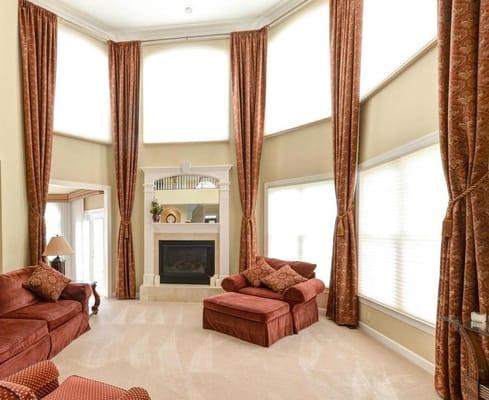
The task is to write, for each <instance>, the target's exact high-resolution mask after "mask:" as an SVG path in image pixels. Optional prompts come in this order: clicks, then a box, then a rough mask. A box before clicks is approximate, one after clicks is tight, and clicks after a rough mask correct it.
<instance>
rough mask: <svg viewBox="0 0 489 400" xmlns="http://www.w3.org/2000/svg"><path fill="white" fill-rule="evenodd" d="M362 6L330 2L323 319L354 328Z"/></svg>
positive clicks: (357, 1)
mask: <svg viewBox="0 0 489 400" xmlns="http://www.w3.org/2000/svg"><path fill="white" fill-rule="evenodd" d="M362 10H363V0H348V1H344V0H331V1H330V41H331V88H332V106H333V113H332V122H333V151H334V177H335V191H336V203H337V217H336V225H335V234H334V243H333V260H332V267H331V279H330V287H329V297H328V307H327V316H328V317H329V318H330V319H332V320H333V321H335V322H336V323H337V324H339V325H346V326H351V327H356V326H357V325H358V296H357V292H358V287H357V286H358V283H357V282H358V279H357V275H358V273H357V242H356V218H355V210H354V208H355V192H356V179H357V165H358V135H359V109H360V99H359V97H360V96H359V92H360V54H361V38H362V12H363V11H362Z"/></svg>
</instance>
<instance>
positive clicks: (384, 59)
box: [360, 0, 437, 95]
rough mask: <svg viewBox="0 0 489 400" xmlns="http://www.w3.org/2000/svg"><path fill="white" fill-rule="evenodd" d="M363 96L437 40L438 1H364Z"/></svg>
mask: <svg viewBox="0 0 489 400" xmlns="http://www.w3.org/2000/svg"><path fill="white" fill-rule="evenodd" d="M363 10H364V11H363V37H362V71H361V75H362V76H361V81H360V85H361V94H362V95H365V94H367V93H368V92H369V91H371V90H372V89H374V88H375V87H376V86H377V85H379V84H380V83H381V82H382V81H383V80H385V79H386V78H387V77H388V76H389V75H390V74H392V73H393V72H394V71H395V70H396V69H398V68H399V67H400V66H401V65H402V64H403V63H405V62H406V61H407V60H408V59H409V58H410V57H412V56H413V55H414V54H415V53H416V52H418V51H419V50H420V49H421V48H423V46H425V45H427V44H428V43H429V42H430V41H431V40H433V39H435V38H436V29H437V22H436V21H437V1H436V0H409V1H406V0H365V2H364V6H363Z"/></svg>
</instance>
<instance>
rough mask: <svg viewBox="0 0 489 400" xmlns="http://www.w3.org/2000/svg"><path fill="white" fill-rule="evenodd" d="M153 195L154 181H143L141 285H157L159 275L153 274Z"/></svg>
mask: <svg viewBox="0 0 489 400" xmlns="http://www.w3.org/2000/svg"><path fill="white" fill-rule="evenodd" d="M154 196H155V188H154V183H147V182H146V183H144V221H145V223H144V277H143V285H159V284H160V277H159V275H158V274H155V270H154V263H153V251H154V249H153V246H154V243H153V235H154V228H153V219H152V218H151V213H150V208H151V202H152V201H153V199H154Z"/></svg>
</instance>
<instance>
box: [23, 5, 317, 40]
mask: <svg viewBox="0 0 489 400" xmlns="http://www.w3.org/2000/svg"><path fill="white" fill-rule="evenodd" d="M30 1H31V2H32V3H34V4H36V5H38V6H40V7H43V8H45V9H46V10H49V11H51V12H52V13H54V14H56V15H57V16H58V17H60V18H61V19H63V20H65V21H67V22H69V23H71V24H73V25H76V26H78V27H79V28H81V29H83V30H84V31H86V32H87V33H88V34H90V35H91V36H93V37H95V38H96V39H99V40H103V41H107V40H113V41H119V42H121V41H131V40H138V41H143V42H144V41H152V40H165V39H173V38H180V37H189V38H190V37H193V36H211V35H226V34H229V33H231V32H239V31H246V30H253V29H260V28H262V27H264V26H267V25H269V24H271V23H273V22H275V21H277V20H279V19H280V18H282V17H284V16H285V15H287V14H288V13H289V12H292V11H294V10H295V9H296V8H299V7H300V6H302V5H303V4H306V3H307V2H308V1H309V0H282V1H280V2H279V3H278V4H276V5H275V6H273V7H272V8H270V9H269V10H267V11H266V12H265V13H264V14H263V15H261V16H259V17H258V18H242V19H230V20H221V21H219V22H213V23H209V22H203V23H194V24H177V25H167V26H161V27H156V28H147V29H127V30H113V29H111V28H110V27H108V26H106V25H104V24H102V23H101V22H100V21H97V20H95V19H93V18H90V17H89V16H87V15H85V14H83V13H80V12H78V11H76V10H74V9H72V8H71V7H69V6H67V5H66V4H64V3H61V2H60V1H59V0H30Z"/></svg>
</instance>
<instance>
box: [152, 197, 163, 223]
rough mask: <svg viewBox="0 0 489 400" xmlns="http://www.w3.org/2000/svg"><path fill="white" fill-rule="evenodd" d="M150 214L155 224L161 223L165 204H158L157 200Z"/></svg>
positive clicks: (153, 203) (153, 202)
mask: <svg viewBox="0 0 489 400" xmlns="http://www.w3.org/2000/svg"><path fill="white" fill-rule="evenodd" d="M149 212H150V213H151V215H152V216H153V222H160V216H161V213H162V212H163V204H160V203H158V201H157V200H153V201H152V202H151V209H150V210H149Z"/></svg>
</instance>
